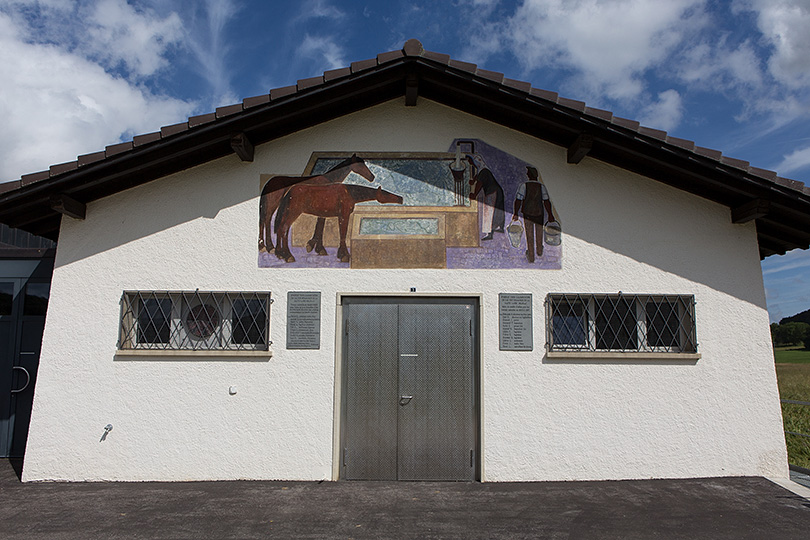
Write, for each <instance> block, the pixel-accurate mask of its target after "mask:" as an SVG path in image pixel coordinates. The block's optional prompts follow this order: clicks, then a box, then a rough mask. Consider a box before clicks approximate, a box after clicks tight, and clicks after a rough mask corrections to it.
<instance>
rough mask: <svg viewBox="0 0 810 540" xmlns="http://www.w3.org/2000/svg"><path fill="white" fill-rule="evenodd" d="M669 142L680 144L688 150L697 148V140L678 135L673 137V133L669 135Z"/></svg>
mask: <svg viewBox="0 0 810 540" xmlns="http://www.w3.org/2000/svg"><path fill="white" fill-rule="evenodd" d="M667 142H668V143H669V144H672V145H675V146H679V147H681V148H685V149H687V150H694V149H695V141H689V140H687V139H679V138H678V137H673V136H671V135H667Z"/></svg>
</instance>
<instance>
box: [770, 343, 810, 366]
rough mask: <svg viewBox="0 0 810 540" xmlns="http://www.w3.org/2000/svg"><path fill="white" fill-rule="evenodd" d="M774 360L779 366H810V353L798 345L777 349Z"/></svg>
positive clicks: (774, 351)
mask: <svg viewBox="0 0 810 540" xmlns="http://www.w3.org/2000/svg"><path fill="white" fill-rule="evenodd" d="M773 359H774V361H775V362H776V363H777V364H810V351H807V350H805V349H804V347H801V346H798V345H793V346H790V347H776V348H774V350H773Z"/></svg>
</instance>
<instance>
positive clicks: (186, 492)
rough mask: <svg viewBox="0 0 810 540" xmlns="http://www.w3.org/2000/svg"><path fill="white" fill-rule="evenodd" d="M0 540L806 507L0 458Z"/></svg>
mask: <svg viewBox="0 0 810 540" xmlns="http://www.w3.org/2000/svg"><path fill="white" fill-rule="evenodd" d="M15 468H16V470H15ZM791 485H792V484H791ZM0 538H5V539H16V538H24V539H26V540H31V539H40V538H48V539H62V538H94V539H96V538H99V539H101V538H167V539H169V538H178V539H180V538H182V539H185V538H190V539H205V538H213V539H223V538H318V539H321V538H324V539H331V538H344V539H345V538H356V539H360V538H375V539H376V538H408V539H410V538H414V539H415V538H419V539H431V538H459V539H461V538H463V539H472V538H492V539H497V538H509V539H517V538H561V539H562V538H588V539H591V538H599V539H601V538H621V539H634V538H639V539H642V538H643V539H650V538H690V539H694V538H700V539H713V538H728V539H735V540H739V539H746V538H751V539H757V540H761V539H768V538H779V539H792V538H796V539H803V540H804V539H807V538H810V500H807V499H805V498H803V497H801V496H799V495H797V494H795V493H793V492H791V491H789V490H787V489H784V488H783V487H780V486H779V485H777V484H775V483H773V482H771V481H769V480H767V479H764V478H745V477H744V478H708V479H686V480H628V481H611V482H527V483H446V482H322V483H317V482H270V481H235V482H177V483H169V482H167V483H163V482H142V483H123V482H103V483H25V484H23V483H21V482H20V481H19V463H16V462H10V461H8V460H2V461H0Z"/></svg>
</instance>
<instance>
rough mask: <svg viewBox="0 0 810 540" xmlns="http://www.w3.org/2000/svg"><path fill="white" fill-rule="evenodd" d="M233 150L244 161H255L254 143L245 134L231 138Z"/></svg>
mask: <svg viewBox="0 0 810 540" xmlns="http://www.w3.org/2000/svg"><path fill="white" fill-rule="evenodd" d="M231 148H233V151H234V152H236V155H237V156H239V159H241V160H242V161H251V162H252V161H253V143H252V142H250V139H248V136H247V135H246V134H245V133H244V132H239V133H237V134H236V135H234V136H233V137H231Z"/></svg>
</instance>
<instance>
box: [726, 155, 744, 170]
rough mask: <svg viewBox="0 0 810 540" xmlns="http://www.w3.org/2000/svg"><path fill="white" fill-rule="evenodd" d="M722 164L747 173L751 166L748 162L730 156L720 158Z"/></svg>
mask: <svg viewBox="0 0 810 540" xmlns="http://www.w3.org/2000/svg"><path fill="white" fill-rule="evenodd" d="M720 163H722V164H723V165H728V166H730V167H735V168H737V169H742V170H744V171H747V170H748V167H749V166H750V163H748V162H747V161H743V160H742V159H737V158H733V157H728V156H722V157H721V158H720Z"/></svg>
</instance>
